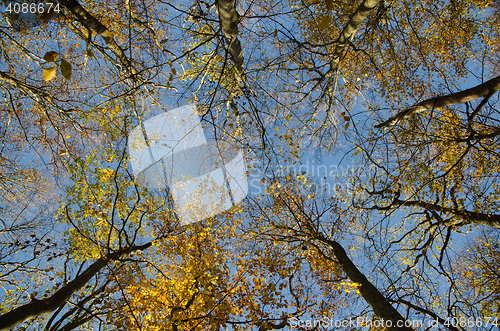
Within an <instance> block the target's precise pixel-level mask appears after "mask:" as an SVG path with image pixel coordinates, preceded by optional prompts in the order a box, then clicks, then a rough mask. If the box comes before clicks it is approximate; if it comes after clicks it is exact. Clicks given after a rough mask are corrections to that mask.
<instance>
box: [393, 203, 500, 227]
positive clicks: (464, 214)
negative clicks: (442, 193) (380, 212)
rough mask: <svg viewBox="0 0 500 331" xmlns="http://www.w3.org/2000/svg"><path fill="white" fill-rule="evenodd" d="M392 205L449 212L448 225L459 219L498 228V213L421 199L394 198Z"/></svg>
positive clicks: (499, 224)
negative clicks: (448, 205)
mask: <svg viewBox="0 0 500 331" xmlns="http://www.w3.org/2000/svg"><path fill="white" fill-rule="evenodd" d="M392 206H397V207H399V206H407V207H412V206H415V207H421V208H424V209H426V210H430V211H436V212H440V213H445V214H451V215H453V217H452V219H451V220H450V221H451V223H448V224H450V225H455V224H457V223H458V222H459V221H464V222H465V223H467V224H468V223H475V224H480V225H486V226H492V227H495V228H500V215H496V214H485V213H477V212H473V211H468V210H465V209H463V210H456V209H453V208H449V207H444V206H440V205H436V204H433V203H428V202H423V201H405V200H399V199H395V200H393V201H392V203H391V205H390V206H389V207H392Z"/></svg>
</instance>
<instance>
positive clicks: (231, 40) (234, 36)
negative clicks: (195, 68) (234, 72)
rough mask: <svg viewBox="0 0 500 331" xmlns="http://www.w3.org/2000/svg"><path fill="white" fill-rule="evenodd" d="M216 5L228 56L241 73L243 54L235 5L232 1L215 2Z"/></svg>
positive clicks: (219, 0)
mask: <svg viewBox="0 0 500 331" xmlns="http://www.w3.org/2000/svg"><path fill="white" fill-rule="evenodd" d="M216 4H217V11H218V12H219V19H220V22H221V27H222V32H223V33H224V37H225V39H226V42H227V44H228V49H229V54H231V57H232V59H233V62H234V65H235V66H236V68H237V69H238V71H240V72H241V71H242V70H243V52H242V50H241V43H240V40H239V39H238V21H239V15H238V13H237V12H236V3H235V1H234V0H217V1H216Z"/></svg>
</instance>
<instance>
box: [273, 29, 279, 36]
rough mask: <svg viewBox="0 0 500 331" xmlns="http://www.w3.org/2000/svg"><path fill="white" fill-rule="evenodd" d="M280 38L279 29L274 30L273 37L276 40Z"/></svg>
mask: <svg viewBox="0 0 500 331" xmlns="http://www.w3.org/2000/svg"><path fill="white" fill-rule="evenodd" d="M277 36H278V29H275V30H274V33H273V37H274V38H276V37H277Z"/></svg>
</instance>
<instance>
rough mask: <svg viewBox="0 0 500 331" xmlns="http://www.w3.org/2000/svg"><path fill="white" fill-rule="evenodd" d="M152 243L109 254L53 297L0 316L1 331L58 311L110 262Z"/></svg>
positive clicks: (143, 248) (35, 300)
mask: <svg viewBox="0 0 500 331" xmlns="http://www.w3.org/2000/svg"><path fill="white" fill-rule="evenodd" d="M151 245H152V243H151V242H149V243H147V244H144V245H141V246H130V247H126V248H123V249H120V250H118V251H116V252H114V253H111V254H107V255H106V256H103V257H102V258H100V259H98V260H97V261H95V262H94V263H93V264H92V265H90V266H89V267H88V268H87V269H86V270H85V271H84V272H83V273H82V274H80V275H79V276H77V277H76V278H75V279H73V280H72V281H71V282H69V283H68V284H66V286H63V287H62V288H61V289H59V290H58V291H57V292H55V293H54V294H53V295H52V296H50V297H48V298H47V299H44V300H37V299H33V300H32V301H31V302H30V303H27V304H25V305H22V306H20V307H17V308H15V309H13V310H11V311H10V312H8V313H5V314H3V315H0V331H4V330H10V329H11V328H13V327H15V326H16V325H18V324H20V323H22V322H24V321H26V320H28V319H30V318H32V317H36V316H40V315H43V314H46V313H48V312H51V311H53V310H55V309H57V308H58V307H59V306H60V305H62V304H63V303H65V302H66V300H68V299H69V297H70V296H71V295H73V294H74V293H75V292H77V291H78V290H80V289H81V288H82V287H83V286H85V284H86V283H87V282H88V281H89V280H90V279H91V278H92V277H94V276H95V275H96V274H97V273H98V272H99V271H100V270H101V269H102V268H104V267H105V266H106V265H107V264H108V263H109V262H111V261H115V260H117V259H119V258H120V257H121V256H122V255H124V254H128V253H131V252H134V251H142V250H145V249H147V248H149V247H150V246H151Z"/></svg>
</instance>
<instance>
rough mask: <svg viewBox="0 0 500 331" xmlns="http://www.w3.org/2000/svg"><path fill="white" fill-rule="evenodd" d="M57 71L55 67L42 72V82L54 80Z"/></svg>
mask: <svg viewBox="0 0 500 331" xmlns="http://www.w3.org/2000/svg"><path fill="white" fill-rule="evenodd" d="M56 73H57V69H56V67H52V68H48V69H44V70H43V80H44V81H46V82H48V81H51V80H52V79H54V77H55V76H56Z"/></svg>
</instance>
